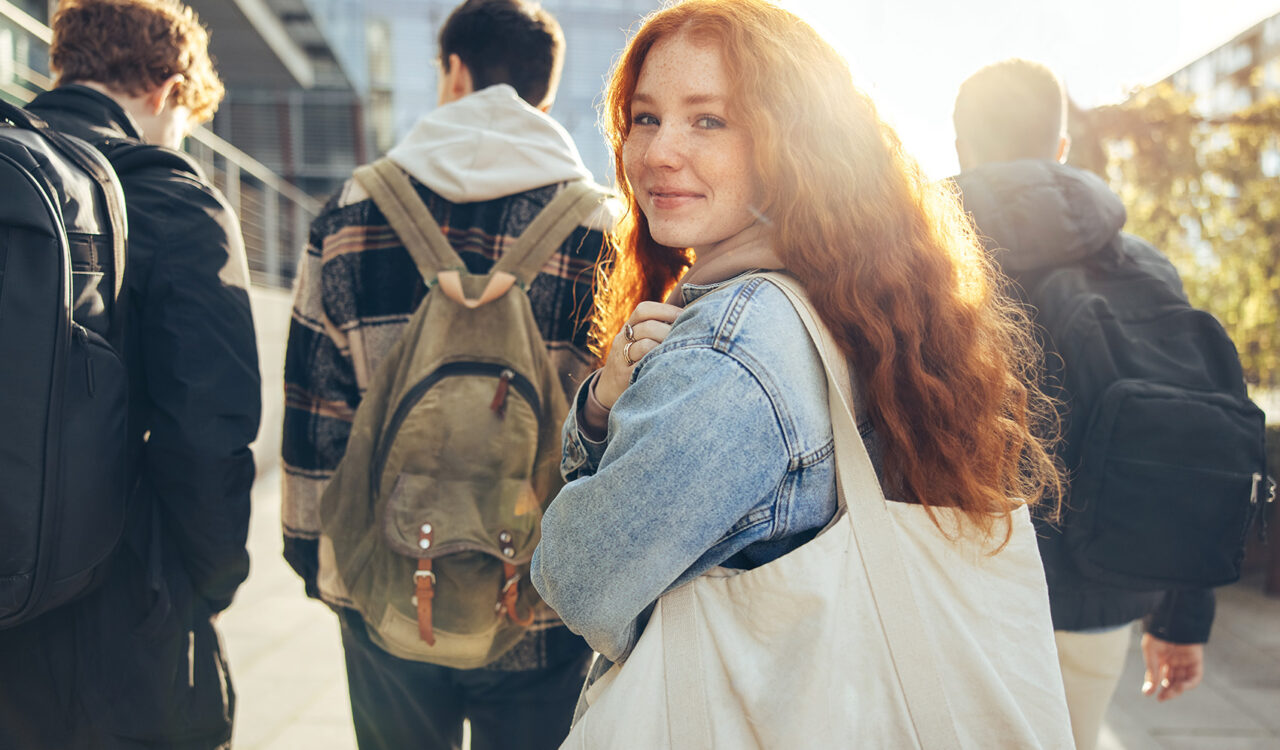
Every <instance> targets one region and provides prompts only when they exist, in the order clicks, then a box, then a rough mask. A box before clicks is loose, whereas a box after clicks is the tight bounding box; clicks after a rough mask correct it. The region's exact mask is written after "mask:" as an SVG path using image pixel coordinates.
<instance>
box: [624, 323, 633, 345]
mask: <svg viewBox="0 0 1280 750" xmlns="http://www.w3.org/2000/svg"><path fill="white" fill-rule="evenodd" d="M622 337H623V338H624V339H626V340H627V343H629V344H634V343H636V329H634V328H632V327H631V324H630V323H623V324H622Z"/></svg>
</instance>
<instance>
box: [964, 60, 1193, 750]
mask: <svg viewBox="0 0 1280 750" xmlns="http://www.w3.org/2000/svg"><path fill="white" fill-rule="evenodd" d="M1066 117H1067V108H1066V95H1065V92H1064V90H1063V87H1062V84H1061V82H1060V81H1059V80H1058V78H1057V76H1055V75H1054V74H1053V72H1052V71H1050V70H1049V69H1047V68H1045V67H1044V66H1042V65H1039V64H1037V63H1033V62H1028V61H1026V60H1018V59H1013V60H1006V61H1003V62H999V63H995V64H993V65H990V66H988V67H986V68H983V69H982V70H979V71H978V72H977V73H975V74H973V75H972V76H971V77H970V78H969V79H967V80H966V81H965V82H964V83H963V84H962V85H961V87H960V92H959V94H958V95H957V97H956V103H955V113H954V120H955V128H956V151H957V154H958V156H959V160H960V168H961V172H960V174H959V175H958V176H957V177H956V178H954V179H955V183H956V185H957V186H958V187H959V189H960V191H961V194H962V196H963V200H964V205H965V209H966V210H967V211H968V212H969V213H970V215H971V216H972V218H973V221H974V224H976V225H977V228H978V232H979V234H980V235H982V237H983V241H984V243H985V244H986V245H987V247H988V248H990V249H992V250H993V251H994V258H995V260H996V262H997V263H998V264H999V266H1000V268H1001V270H1003V271H1004V273H1005V274H1007V275H1008V276H1009V277H1010V278H1011V279H1013V280H1014V281H1015V282H1017V283H1018V284H1021V285H1022V287H1023V288H1031V286H1032V283H1033V280H1034V279H1035V278H1036V277H1037V276H1038V275H1040V274H1042V273H1043V272H1045V271H1046V270H1048V269H1052V268H1054V267H1058V266H1062V265H1066V264H1074V263H1080V264H1091V267H1093V268H1096V269H1098V271H1099V272H1105V269H1106V268H1107V267H1108V264H1116V263H1125V264H1134V265H1136V266H1138V267H1141V268H1142V269H1143V270H1145V271H1146V272H1147V273H1149V274H1151V275H1153V276H1156V277H1158V278H1159V279H1161V280H1162V281H1164V282H1165V283H1166V284H1168V285H1169V286H1170V287H1171V288H1172V289H1174V290H1176V292H1177V293H1179V294H1181V293H1182V282H1181V280H1180V279H1179V277H1178V273H1177V271H1176V270H1175V269H1174V268H1173V265H1172V264H1170V263H1169V261H1168V259H1166V258H1165V256H1164V255H1163V254H1161V253H1160V252H1159V251H1158V250H1156V249H1155V248H1154V247H1152V246H1151V245H1150V244H1148V243H1147V242H1145V241H1143V240H1141V239H1140V238H1138V237H1135V236H1133V235H1131V234H1127V233H1124V232H1122V231H1120V230H1121V227H1122V226H1123V225H1124V222H1125V211H1124V207H1123V205H1122V204H1121V202H1120V198H1119V197H1117V196H1116V195H1115V194H1114V193H1113V192H1111V190H1110V189H1108V188H1107V186H1106V183H1104V182H1103V181H1102V180H1101V179H1099V178H1098V177H1097V176H1096V175H1093V174H1091V173H1089V172H1084V171H1082V170H1079V169H1076V168H1074V167H1069V166H1066V165H1065V164H1064V163H1063V162H1065V161H1066V157H1067V150H1068V148H1069V146H1070V142H1069V140H1068V138H1067V136H1066V125H1067V120H1066ZM1015 289H1016V287H1015ZM1033 314H1034V313H1033ZM1048 356H1051V357H1052V356H1056V355H1053V354H1050V355H1048ZM1046 369H1047V370H1051V369H1052V367H1051V366H1049V363H1046ZM1064 437H1065V440H1064V444H1063V445H1062V446H1061V449H1060V450H1061V453H1062V455H1063V456H1064V457H1066V458H1068V461H1069V457H1070V456H1071V455H1075V456H1079V446H1073V445H1072V442H1073V441H1072V437H1073V433H1072V432H1071V431H1068V432H1067V433H1066V434H1065V436H1064ZM1068 468H1071V467H1070V466H1069V467H1068ZM1066 522H1067V523H1069V522H1070V517H1068V518H1067V521H1066ZM1037 526H1038V529H1037V531H1038V536H1039V537H1040V553H1041V557H1042V558H1043V560H1044V567H1045V576H1046V578H1047V579H1048V584H1049V603H1050V608H1051V610H1052V615H1053V624H1054V630H1055V637H1056V640H1057V645H1058V660H1059V664H1060V666H1061V667H1062V676H1063V682H1064V683H1065V686H1066V692H1067V707H1068V710H1069V711H1070V714H1071V725H1072V733H1073V734H1074V735H1075V741H1076V746H1077V747H1078V748H1080V750H1090V749H1091V748H1093V747H1094V746H1095V745H1096V743H1097V738H1098V732H1099V730H1100V728H1101V726H1102V720H1103V716H1104V715H1105V713H1106V709H1107V705H1108V704H1109V703H1110V702H1111V698H1112V696H1113V694H1114V693H1115V690H1116V687H1117V685H1118V684H1119V680H1120V673H1121V670H1122V669H1123V666H1124V661H1125V655H1126V653H1127V651H1128V649H1129V632H1130V629H1129V628H1128V627H1127V626H1128V625H1129V624H1130V623H1132V622H1134V621H1135V620H1138V619H1144V625H1145V631H1146V632H1145V634H1144V635H1143V637H1142V651H1143V656H1144V658H1145V661H1146V665H1147V671H1146V677H1145V682H1144V685H1143V692H1144V693H1146V694H1148V695H1155V696H1157V698H1158V699H1159V700H1167V699H1169V698H1173V697H1176V696H1177V695H1179V694H1181V693H1182V692H1184V691H1186V690H1190V689H1191V688H1193V687H1195V686H1196V685H1197V684H1198V683H1199V682H1200V679H1201V676H1202V675H1203V672H1204V645H1203V644H1204V643H1205V642H1206V641H1207V640H1208V638H1209V629H1210V626H1211V625H1212V623H1213V612H1214V600H1213V592H1212V590H1183V591H1168V592H1163V593H1161V592H1154V593H1149V592H1142V591H1132V590H1125V589H1120V588H1116V587H1113V586H1108V585H1106V584H1103V583H1099V582H1097V581H1094V580H1091V579H1089V578H1088V577H1087V576H1085V575H1084V574H1082V573H1081V571H1080V570H1079V569H1078V568H1077V567H1076V565H1075V564H1074V563H1073V562H1072V560H1071V557H1070V556H1069V554H1068V551H1067V547H1066V544H1065V542H1064V536H1063V528H1062V527H1061V526H1058V525H1055V524H1051V523H1048V522H1045V521H1043V520H1041V521H1038V523H1037ZM1133 542H1134V544H1136V545H1141V544H1150V543H1151V542H1150V541H1149V540H1143V539H1134V540H1133Z"/></svg>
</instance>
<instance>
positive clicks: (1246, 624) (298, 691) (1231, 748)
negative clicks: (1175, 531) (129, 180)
mask: <svg viewBox="0 0 1280 750" xmlns="http://www.w3.org/2000/svg"><path fill="white" fill-rule="evenodd" d="M254 310H255V317H256V321H257V324H258V328H259V335H260V341H261V347H260V348H261V350H262V352H261V354H262V371H263V373H264V381H265V382H264V396H265V403H264V406H265V408H264V412H263V431H262V433H261V435H260V437H259V442H258V445H257V446H256V452H257V453H258V456H259V466H260V475H259V478H258V482H257V484H256V486H255V489H254V508H253V518H252V522H251V526H250V531H249V547H250V554H251V556H252V561H253V568H252V571H251V573H250V575H249V580H248V582H247V583H246V584H245V585H244V587H243V588H242V589H241V591H240V593H239V595H238V596H237V597H236V602H235V604H234V605H233V606H232V607H231V609H230V610H228V611H227V612H226V614H224V615H223V617H222V619H221V624H222V630H223V634H224V636H225V638H226V643H227V650H228V654H229V659H230V663H231V672H232V676H233V679H234V680H235V685H236V691H237V694H238V705H237V710H236V730H235V738H234V743H233V747H234V748H236V750H301V749H302V748H306V749H307V750H354V749H355V736H354V733H353V730H352V728H351V711H350V707H349V705H348V703H347V699H346V677H345V673H344V669H343V662H342V648H341V645H340V643H339V640H338V626H337V621H336V619H335V618H334V616H333V615H332V614H331V613H330V612H329V611H328V609H326V608H325V607H324V606H323V605H321V604H319V603H317V602H314V601H310V600H308V599H306V597H305V596H304V595H303V592H302V584H301V582H300V581H299V580H298V578H297V577H296V576H295V575H294V574H293V571H292V570H290V569H289V567H288V565H287V564H286V563H285V562H284V560H283V559H282V558H281V557H280V548H281V541H280V478H279V468H278V455H279V441H280V418H281V408H282V407H281V394H282V387H281V384H280V372H281V371H282V368H283V349H284V340H285V330H286V328H287V323H288V314H289V312H288V310H289V304H288V295H287V294H284V293H281V292H275V291H270V290H255V291H254ZM1261 586H1262V583H1261V579H1260V578H1258V577H1254V578H1250V579H1247V580H1245V581H1242V582H1240V583H1238V584H1236V585H1234V586H1229V587H1227V588H1224V589H1221V590H1220V591H1219V595H1218V615H1217V620H1216V622H1215V624H1214V629H1213V635H1212V638H1211V639H1210V642H1209V645H1208V647H1207V649H1206V654H1207V656H1206V665H1207V670H1206V676H1205V680H1204V682H1203V683H1202V684H1201V685H1200V686H1199V687H1198V688H1196V689H1195V690H1193V691H1192V692H1190V693H1187V694H1185V695H1183V696H1181V697H1179V698H1177V699H1175V700H1173V701H1170V702H1167V703H1156V702H1155V701H1154V700H1152V699H1149V698H1145V697H1143V696H1142V695H1141V693H1140V690H1139V688H1140V686H1141V682H1142V659H1141V655H1140V653H1139V651H1138V648H1137V637H1138V634H1137V633H1136V632H1135V633H1134V647H1133V648H1131V649H1130V652H1129V661H1128V664H1127V666H1126V669H1125V673H1124V677H1123V678H1122V681H1121V685H1120V689H1119V692H1118V694H1117V696H1116V700H1115V701H1114V702H1113V703H1112V706H1111V710H1110V712H1109V713H1108V714H1107V722H1106V726H1105V727H1104V730H1103V734H1102V738H1101V741H1100V743H1099V750H1280V599H1273V598H1267V597H1265V596H1263V595H1262V593H1261ZM512 747H513V750H519V747H518V745H513V746H512ZM406 750H409V749H406Z"/></svg>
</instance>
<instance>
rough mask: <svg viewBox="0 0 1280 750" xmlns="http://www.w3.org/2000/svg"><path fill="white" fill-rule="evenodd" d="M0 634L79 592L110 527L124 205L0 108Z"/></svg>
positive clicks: (98, 569) (119, 510)
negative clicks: (4, 629) (5, 629)
mask: <svg viewBox="0 0 1280 750" xmlns="http://www.w3.org/2000/svg"><path fill="white" fill-rule="evenodd" d="M0 195H3V196H4V198H3V200H2V201H0V360H3V365H2V366H0V395H2V397H0V425H3V429H0V628H7V627H12V626H15V625H18V624H20V623H24V622H28V621H30V620H32V619H34V618H36V617H37V616H39V615H40V614H42V613H44V612H47V611H49V610H51V609H53V608H55V607H58V606H60V605H62V604H64V603H66V602H69V601H72V600H74V599H75V598H77V597H79V596H81V595H83V594H84V593H86V592H87V591H89V590H91V589H92V588H93V586H94V585H95V584H96V583H97V582H99V581H100V580H101V578H102V574H103V572H104V570H105V567H106V563H107V561H108V560H109V558H110V556H111V553H112V552H113V551H114V549H115V548H116V545H117V544H118V543H119V541H120V538H121V535H122V533H123V529H124V522H125V515H126V514H125V511H126V497H127V486H126V485H127V481H128V466H127V455H126V445H127V440H126V435H127V433H126V421H127V417H128V401H127V396H128V389H129V385H128V377H127V374H126V371H125V365H124V361H123V359H122V357H121V352H122V351H123V336H124V320H123V319H124V309H125V305H124V303H123V301H122V299H121V290H122V289H123V275H124V270H125V269H124V263H125V259H124V258H125V241H126V229H125V213H124V196H123V193H122V192H121V189H120V184H119V180H118V178H117V176H116V173H115V172H114V171H113V169H112V167H111V165H110V164H109V163H108V161H107V160H106V158H104V157H103V156H102V154H101V153H99V152H98V151H97V150H96V149H95V148H93V147H92V146H90V145H88V144H87V143H85V142H83V141H81V140H78V139H76V138H73V137H71V136H68V135H65V134H62V133H59V132H56V131H54V130H52V129H51V128H50V127H49V126H48V125H47V124H46V123H45V122H44V121H43V120H41V119H39V118H38V117H35V116H34V115H32V114H30V113H29V112H26V111H25V110H22V109H18V108H16V107H13V106H11V105H9V104H6V103H4V102H0Z"/></svg>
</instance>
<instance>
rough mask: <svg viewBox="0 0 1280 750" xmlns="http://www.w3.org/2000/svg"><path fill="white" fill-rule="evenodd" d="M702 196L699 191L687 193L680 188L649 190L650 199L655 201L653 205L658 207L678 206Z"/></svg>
mask: <svg viewBox="0 0 1280 750" xmlns="http://www.w3.org/2000/svg"><path fill="white" fill-rule="evenodd" d="M701 197H702V195H701V194H699V193H686V192H682V191H678V190H650V191H649V199H650V200H651V201H653V205H654V206H655V207H657V208H678V207H680V206H683V205H686V204H688V203H691V202H693V201H695V200H697V199H699V198H701Z"/></svg>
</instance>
